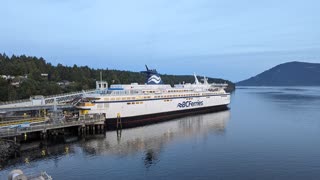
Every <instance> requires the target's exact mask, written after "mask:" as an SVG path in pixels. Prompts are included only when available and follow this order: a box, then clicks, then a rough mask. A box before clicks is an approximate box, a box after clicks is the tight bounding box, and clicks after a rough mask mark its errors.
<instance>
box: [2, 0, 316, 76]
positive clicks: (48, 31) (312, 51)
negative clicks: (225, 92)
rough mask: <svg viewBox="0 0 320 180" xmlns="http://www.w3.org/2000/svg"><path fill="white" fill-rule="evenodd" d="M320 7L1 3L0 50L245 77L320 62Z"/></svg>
mask: <svg viewBox="0 0 320 180" xmlns="http://www.w3.org/2000/svg"><path fill="white" fill-rule="evenodd" d="M319 7H320V1H318V0H281V1H279V0H260V1H257V0H135V1H132V0H117V1H109V0H28V1H25V0H1V2H0V52H5V53H7V54H9V55H11V54H17V55H20V54H26V55H30V56H42V57H44V58H45V59H46V60H47V61H48V62H51V63H53V64H57V63H62V64H65V65H73V64H78V65H88V66H90V67H94V68H112V69H121V70H132V71H140V70H143V68H144V64H148V65H149V66H150V67H152V68H157V69H158V71H159V72H161V73H166V74H192V73H193V72H196V73H197V74H200V75H207V76H210V77H222V78H227V79H230V80H232V81H239V80H243V79H246V78H248V77H250V76H253V75H255V74H257V73H260V72H261V71H264V70H266V69H268V68H271V67H273V66H274V65H277V64H279V63H283V62H288V61H307V62H319V63H320V11H319ZM0 68H1V67H0Z"/></svg>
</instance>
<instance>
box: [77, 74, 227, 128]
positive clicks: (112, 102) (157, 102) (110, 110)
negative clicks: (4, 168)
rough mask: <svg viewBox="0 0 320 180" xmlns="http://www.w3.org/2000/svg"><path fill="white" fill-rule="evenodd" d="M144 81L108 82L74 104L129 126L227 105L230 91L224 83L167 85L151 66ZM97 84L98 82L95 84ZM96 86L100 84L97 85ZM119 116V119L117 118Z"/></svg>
mask: <svg viewBox="0 0 320 180" xmlns="http://www.w3.org/2000/svg"><path fill="white" fill-rule="evenodd" d="M146 73H147V74H148V81H147V84H144V85H139V84H137V83H133V84H124V85H123V84H119V85H111V87H110V88H108V89H101V91H99V92H97V93H96V94H89V95H87V96H86V97H85V98H84V100H83V101H82V102H81V103H79V105H78V106H77V107H78V108H79V109H80V115H89V116H90V114H103V115H104V116H105V118H106V123H107V124H108V125H109V126H115V125H117V126H118V125H119V123H120V124H121V125H122V126H125V127H129V124H137V123H139V122H144V124H146V123H151V122H155V121H162V120H167V119H172V118H175V117H181V116H184V115H191V114H195V113H203V112H211V111H217V110H223V109H227V105H228V104H229V103H230V94H229V93H226V92H225V90H224V88H225V86H224V84H223V85H222V84H220V85H219V84H209V83H208V82H207V80H206V78H204V83H203V84H201V83H199V81H198V79H197V77H196V76H195V83H194V84H190V83H187V84H179V85H175V86H174V87H171V86H170V85H165V84H161V83H162V80H161V78H160V76H159V75H158V74H157V72H156V71H155V70H148V69H147V72H146ZM97 87H98V86H97ZM99 87H102V85H100V86H99ZM120 119H121V121H120Z"/></svg>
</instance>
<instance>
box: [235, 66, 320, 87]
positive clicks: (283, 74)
mask: <svg viewBox="0 0 320 180" xmlns="http://www.w3.org/2000/svg"><path fill="white" fill-rule="evenodd" d="M236 85H237V86H320V63H308V62H298V61H294V62H287V63H283V64H279V65H277V66H275V67H273V68H271V69H269V70H267V71H264V72H262V73H260V74H258V75H256V76H254V77H251V78H249V79H246V80H243V81H240V82H238V83H236Z"/></svg>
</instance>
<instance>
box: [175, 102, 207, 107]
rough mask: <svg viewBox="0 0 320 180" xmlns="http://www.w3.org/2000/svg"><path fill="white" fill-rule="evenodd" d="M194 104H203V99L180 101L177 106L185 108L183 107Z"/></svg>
mask: <svg viewBox="0 0 320 180" xmlns="http://www.w3.org/2000/svg"><path fill="white" fill-rule="evenodd" d="M194 106H203V101H196V102H192V101H183V102H182V103H178V105H177V107H179V108H185V107H194Z"/></svg>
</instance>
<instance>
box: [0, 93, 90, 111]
mask: <svg viewBox="0 0 320 180" xmlns="http://www.w3.org/2000/svg"><path fill="white" fill-rule="evenodd" d="M93 92H95V89H91V90H83V91H79V92H71V93H66V94H58V95H52V96H46V97H44V96H34V97H30V99H23V100H17V101H7V102H0V113H5V112H15V111H25V110H37V109H53V106H54V105H55V104H56V105H57V107H58V108H59V109H63V108H68V107H71V106H72V105H74V103H76V102H74V100H77V99H78V98H81V97H82V96H83V95H84V94H88V93H93Z"/></svg>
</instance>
